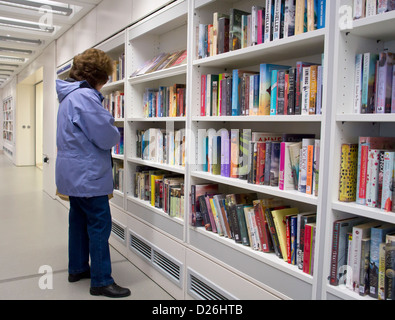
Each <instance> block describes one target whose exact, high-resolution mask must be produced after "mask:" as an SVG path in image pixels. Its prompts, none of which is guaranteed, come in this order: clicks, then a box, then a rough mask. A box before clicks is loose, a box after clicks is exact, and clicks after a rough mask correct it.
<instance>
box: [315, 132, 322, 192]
mask: <svg viewBox="0 0 395 320" xmlns="http://www.w3.org/2000/svg"><path fill="white" fill-rule="evenodd" d="M320 146H321V140H319V139H315V140H314V195H315V196H316V197H318V189H319V182H320V181H319V180H320V179H319V174H320Z"/></svg>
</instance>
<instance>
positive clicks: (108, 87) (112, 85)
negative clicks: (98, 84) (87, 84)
mask: <svg viewBox="0 0 395 320" xmlns="http://www.w3.org/2000/svg"><path fill="white" fill-rule="evenodd" d="M124 84H125V80H118V81H114V82H109V83H106V84H105V85H104V86H103V88H102V91H103V92H111V91H115V90H116V89H119V88H123V86H124Z"/></svg>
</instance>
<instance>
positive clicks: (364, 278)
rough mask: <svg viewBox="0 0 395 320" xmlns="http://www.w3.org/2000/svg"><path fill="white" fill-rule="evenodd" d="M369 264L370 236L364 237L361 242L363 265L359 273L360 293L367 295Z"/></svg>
mask: <svg viewBox="0 0 395 320" xmlns="http://www.w3.org/2000/svg"><path fill="white" fill-rule="evenodd" d="M369 264H370V238H365V239H362V244H361V265H360V268H359V269H360V271H359V272H360V274H359V295H360V296H365V295H367V294H368V293H369V289H370V282H369V277H370V274H369Z"/></svg>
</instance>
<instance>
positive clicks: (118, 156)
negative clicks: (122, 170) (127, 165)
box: [111, 153, 124, 160]
mask: <svg viewBox="0 0 395 320" xmlns="http://www.w3.org/2000/svg"><path fill="white" fill-rule="evenodd" d="M111 156H112V157H113V158H114V159H118V160H123V159H124V155H123V154H115V153H111Z"/></svg>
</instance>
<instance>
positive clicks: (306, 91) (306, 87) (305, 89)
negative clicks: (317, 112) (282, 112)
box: [302, 67, 310, 115]
mask: <svg viewBox="0 0 395 320" xmlns="http://www.w3.org/2000/svg"><path fill="white" fill-rule="evenodd" d="M302 72H303V83H302V115H308V114H309V105H310V67H303V71H302Z"/></svg>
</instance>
